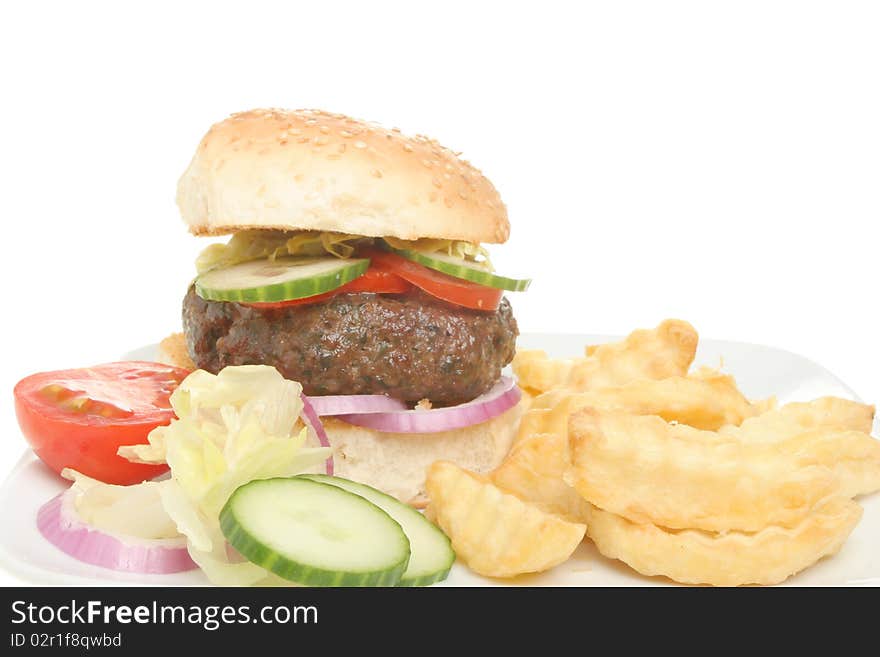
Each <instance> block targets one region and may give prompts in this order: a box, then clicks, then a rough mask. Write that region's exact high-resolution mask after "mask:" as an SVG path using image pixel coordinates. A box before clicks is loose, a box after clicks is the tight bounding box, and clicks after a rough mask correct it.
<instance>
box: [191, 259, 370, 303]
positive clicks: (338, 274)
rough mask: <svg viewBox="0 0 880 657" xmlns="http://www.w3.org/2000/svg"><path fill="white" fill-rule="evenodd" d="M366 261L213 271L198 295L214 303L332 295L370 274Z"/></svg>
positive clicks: (199, 283)
mask: <svg viewBox="0 0 880 657" xmlns="http://www.w3.org/2000/svg"><path fill="white" fill-rule="evenodd" d="M369 266H370V261H369V260H367V259H365V258H357V259H353V260H342V259H340V258H333V257H326V258H308V257H284V258H276V259H275V260H274V261H270V260H268V259H266V258H264V259H262V260H250V261H248V262H241V263H239V264H237V265H232V266H231V267H224V268H223V269H212V270H211V271H209V272H206V273H204V274H202V275H201V276H199V277H198V278H197V279H196V283H195V284H196V294H198V295H199V296H200V297H202V298H203V299H209V300H211V301H245V302H247V301H251V302H260V301H266V302H272V301H288V300H290V299H303V298H305V297H312V296H315V295H316V294H322V293H324V292H330V291H331V290H335V289H336V288H337V287H340V286H342V285H345V284H346V283H348V282H350V281H353V280H354V279H356V278H357V277H358V276H360V275H362V274H363V273H364V272H365V271H367V267H369Z"/></svg>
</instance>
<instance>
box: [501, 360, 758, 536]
mask: <svg viewBox="0 0 880 657" xmlns="http://www.w3.org/2000/svg"><path fill="white" fill-rule="evenodd" d="M585 407H590V408H600V409H608V410H617V411H623V412H627V413H633V414H637V415H644V414H648V415H659V416H661V417H663V418H665V419H667V420H670V421H677V422H681V423H684V424H689V425H693V426H697V427H703V428H716V429H717V428H718V427H720V426H721V425H723V424H727V423H729V422H740V421H742V420H743V419H744V418H745V417H749V416H751V415H752V414H754V413H755V412H757V411H756V410H755V408H754V407H753V406H752V404H750V403H749V401H748V400H747V399H746V398H745V397H744V396H743V395H742V393H741V392H740V391H739V390H738V389H737V387H736V382H735V381H734V379H733V377H731V376H728V375H725V374H721V373H719V372H716V371H714V370H702V371H700V372H699V373H695V374H694V375H689V376H688V377H670V378H668V379H662V380H660V381H651V380H642V381H634V382H632V383H628V384H626V385H623V386H618V387H613V388H601V389H599V390H596V391H594V392H587V393H572V392H568V391H563V390H555V391H551V392H547V393H544V394H543V395H540V396H538V397H536V398H535V400H534V401H533V402H532V406H531V407H530V408H529V410H528V411H527V412H526V414H525V415H524V417H523V419H522V422H521V424H520V428H519V432H518V433H517V438H516V442H515V443H514V447H513V448H512V449H511V451H510V453H509V454H508V455H507V457H506V458H505V460H504V461H503V462H502V464H501V465H500V466H499V467H498V468H496V470H495V471H494V472H493V473H492V475H491V476H492V480H493V482H494V483H495V484H496V485H498V486H500V487H501V488H503V489H504V490H506V491H509V492H511V493H514V494H515V495H518V496H519V497H521V498H522V499H524V500H527V501H529V502H532V503H534V504H537V505H538V506H539V507H540V508H542V509H544V510H546V511H549V512H551V513H556V514H559V515H561V516H563V517H565V518H569V519H572V520H574V521H578V520H579V518H580V517H581V515H580V514H581V508H582V506H583V504H584V501H583V499H582V498H581V497H580V495H578V494H577V492H576V491H574V489H572V488H571V487H570V486H569V485H568V484H566V483H565V482H564V481H563V479H562V476H563V474H564V473H565V470H566V468H567V467H568V465H569V458H568V420H569V417H570V415H571V414H572V413H573V412H574V411H575V410H577V409H579V408H585Z"/></svg>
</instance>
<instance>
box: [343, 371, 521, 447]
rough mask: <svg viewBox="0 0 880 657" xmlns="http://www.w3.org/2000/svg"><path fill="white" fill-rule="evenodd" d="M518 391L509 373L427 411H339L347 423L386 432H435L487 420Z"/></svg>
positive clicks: (512, 403)
mask: <svg viewBox="0 0 880 657" xmlns="http://www.w3.org/2000/svg"><path fill="white" fill-rule="evenodd" d="M521 398H522V391H521V390H520V389H519V388H518V387H517V385H516V382H515V381H514V380H513V379H512V378H510V377H509V376H502V377H501V378H500V379H499V380H498V383H496V384H495V385H494V386H492V388H491V389H490V390H489V391H488V392H486V393H484V394H482V395H480V396H479V397H477V398H476V399H472V400H471V401H469V402H466V403H464V404H459V405H458V406H449V407H446V408H435V409H431V410H429V411H422V410H407V411H392V412H390V413H353V414H351V415H340V416H339V419H340V420H343V421H345V422H348V423H349V424H356V425H357V426H360V427H367V428H369V429H375V430H376V431H382V432H388V433H437V432H440V431H450V430H452V429H461V428H463V427H469V426H471V425H474V424H479V423H481V422H485V421H486V420H491V419H492V418H493V417H497V416H499V415H501V414H502V413H504V412H505V411H507V410H509V409H511V408H513V407H514V406H516V405H517V404H518V403H519V400H520V399H521Z"/></svg>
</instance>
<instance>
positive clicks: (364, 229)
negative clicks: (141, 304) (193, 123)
mask: <svg viewBox="0 0 880 657" xmlns="http://www.w3.org/2000/svg"><path fill="white" fill-rule="evenodd" d="M177 204H178V206H179V208H180V213H181V215H182V216H183V220H184V222H186V224H187V225H188V226H189V230H190V232H191V233H193V234H194V235H222V234H227V233H232V232H235V231H237V230H243V229H248V228H271V229H280V230H322V231H336V232H341V233H351V234H356V235H365V236H370V237H397V238H400V239H407V240H411V239H418V238H421V237H431V238H439V239H453V240H467V241H470V242H487V243H501V242H505V241H506V240H507V237H508V235H509V233H510V224H509V223H508V220H507V209H506V208H505V206H504V203H503V202H502V201H501V197H500V196H499V195H498V192H497V191H496V190H495V187H493V186H492V183H491V182H489V181H488V180H487V179H486V178H485V177H484V176H483V175H482V174H481V173H480V172H479V171H478V170H477V169H475V168H474V167H473V166H471V165H470V164H469V163H468V162H466V161H464V160H462V159H460V158H459V157H458V155H457V154H456V153H453V152H452V151H450V150H449V149H447V148H444V147H443V146H441V145H440V144H438V143H437V142H435V141H433V140H431V139H428V138H427V137H423V136H421V135H417V136H415V137H407V136H405V135H403V134H401V133H400V131H399V130H397V129H394V130H386V129H384V128H381V127H379V126H377V125H375V124H373V123H367V122H364V121H359V120H356V119H352V118H349V117H347V116H344V115H341V114H329V113H327V112H322V111H317V110H295V111H290V110H279V109H259V110H252V111H249V112H242V113H240V114H234V115H232V116H231V117H229V118H228V119H226V120H225V121H221V122H220V123H217V124H216V125H214V126H213V127H212V128H211V129H210V130H209V131H208V133H207V134H206V135H205V136H204V138H203V139H202V141H201V143H200V144H199V146H198V149H197V150H196V154H195V156H194V157H193V159H192V162H190V165H189V167H188V168H187V170H186V171H185V172H184V174H183V176H182V177H181V178H180V182H179V183H178V186H177Z"/></svg>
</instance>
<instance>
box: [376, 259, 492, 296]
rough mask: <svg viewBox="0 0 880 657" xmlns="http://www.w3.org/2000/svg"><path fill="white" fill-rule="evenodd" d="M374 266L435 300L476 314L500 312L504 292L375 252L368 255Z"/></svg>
mask: <svg viewBox="0 0 880 657" xmlns="http://www.w3.org/2000/svg"><path fill="white" fill-rule="evenodd" d="M365 255H366V256H367V257H368V258H370V263H371V266H374V267H380V268H382V269H384V270H386V271H391V272H394V273H395V274H397V275H398V276H400V278H402V279H404V280H406V281H409V282H410V283H412V284H413V285H415V286H416V287H418V288H420V289H422V290H424V291H425V292H427V293H428V294H430V295H431V296H435V297H437V298H438V299H443V300H444V301H448V302H449V303H454V304H456V305H459V306H464V307H465V308H473V309H474V310H490V311H491V310H497V309H498V304H500V303H501V297H502V296H503V295H504V290H499V289H496V288H494V287H488V286H486V285H480V284H478V283H472V282H470V281H466V280H464V279H463V278H456V277H455V276H450V275H448V274H443V273H441V272H439V271H435V270H433V269H429V268H428V267H425V266H423V265H420V264H418V263H416V262H412V261H411V260H407V259H406V258H403V257H401V256H399V255H397V254H396V253H388V252H387V251H379V250H372V251H370V252H369V253H366V254H365Z"/></svg>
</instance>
